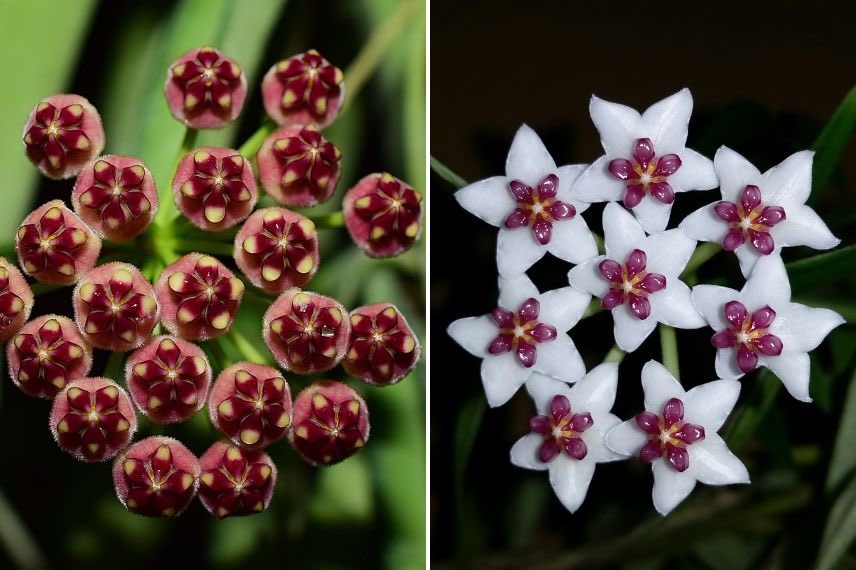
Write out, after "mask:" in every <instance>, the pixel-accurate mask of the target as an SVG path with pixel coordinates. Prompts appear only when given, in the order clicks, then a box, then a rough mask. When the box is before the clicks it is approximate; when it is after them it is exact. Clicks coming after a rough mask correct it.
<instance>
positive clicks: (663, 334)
mask: <svg viewBox="0 0 856 570" xmlns="http://www.w3.org/2000/svg"><path fill="white" fill-rule="evenodd" d="M660 349H661V350H662V352H663V366H665V367H666V369H667V370H668V371H669V372H671V373H672V375H673V376H674V377H675V379H676V380H679V381H680V379H681V370H680V366H679V364H678V339H677V337H676V335H675V329H673V328H672V327H670V326H668V325H664V324H663V323H660Z"/></svg>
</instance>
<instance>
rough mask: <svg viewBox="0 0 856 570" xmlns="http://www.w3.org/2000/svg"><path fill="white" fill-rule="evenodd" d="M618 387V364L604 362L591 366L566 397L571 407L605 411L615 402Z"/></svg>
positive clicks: (598, 411) (589, 410) (590, 410)
mask: <svg viewBox="0 0 856 570" xmlns="http://www.w3.org/2000/svg"><path fill="white" fill-rule="evenodd" d="M617 388H618V364H616V363H614V362H604V363H603V364H600V365H598V366H595V367H594V368H592V370H591V371H590V372H589V373H588V374H586V375H585V376H583V378H582V379H581V380H580V381H579V382H577V383H576V384H574V385H573V386H572V387H571V390H570V395H569V396H568V399H569V400H570V401H571V405H572V407H573V408H579V409H580V410H585V411H588V412H597V413H606V412H608V411H609V410H611V409H612V405H613V404H614V403H615V391H616V389H617Z"/></svg>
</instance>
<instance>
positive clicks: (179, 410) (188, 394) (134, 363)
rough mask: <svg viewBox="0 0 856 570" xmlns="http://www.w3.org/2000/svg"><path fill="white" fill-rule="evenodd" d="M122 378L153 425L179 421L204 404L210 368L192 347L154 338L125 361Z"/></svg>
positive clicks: (195, 347)
mask: <svg viewBox="0 0 856 570" xmlns="http://www.w3.org/2000/svg"><path fill="white" fill-rule="evenodd" d="M125 378H126V379H127V382H128V391H129V392H130V393H131V399H132V400H133V401H134V404H136V405H137V408H139V409H140V411H141V412H142V413H143V415H145V416H146V417H148V418H149V419H150V420H152V421H153V422H155V423H164V424H166V423H175V422H183V421H184V420H186V419H189V418H190V417H191V416H192V415H193V414H195V413H196V412H198V411H199V410H201V409H202V406H204V405H205V401H206V399H207V398H208V387H209V385H210V384H211V366H210V365H209V364H208V359H207V358H205V353H204V352H203V351H202V349H201V348H199V347H198V346H196V345H195V344H192V343H189V342H187V341H186V340H182V339H180V338H178V337H170V336H157V337H154V338H153V339H151V340H150V341H149V342H148V343H146V345H145V346H143V347H142V348H141V349H139V350H137V351H136V352H135V353H133V354H132V355H131V356H130V357H129V358H128V361H127V363H126V364H125Z"/></svg>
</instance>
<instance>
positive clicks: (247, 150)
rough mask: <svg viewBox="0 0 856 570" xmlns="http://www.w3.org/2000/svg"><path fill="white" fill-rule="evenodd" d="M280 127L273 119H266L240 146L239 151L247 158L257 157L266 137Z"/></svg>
mask: <svg viewBox="0 0 856 570" xmlns="http://www.w3.org/2000/svg"><path fill="white" fill-rule="evenodd" d="M278 127H279V125H277V124H276V123H274V122H273V120H272V119H270V118H267V119H265V121H264V122H263V123H262V126H261V127H259V128H258V130H257V131H256V132H254V133H253V134H252V135H250V138H248V139H247V141H246V142H245V143H244V144H242V145H241V146H240V147H239V148H238V152H239V153H240V154H241V156H243V157H244V158H246V159H247V160H253V159H254V158H255V157H256V154H258V152H259V149H260V148H261V147H262V143H263V142H265V139H266V138H268V137H269V136H270V135H271V134H272V133H273V132H274V131H275V130H276V129H277V128H278Z"/></svg>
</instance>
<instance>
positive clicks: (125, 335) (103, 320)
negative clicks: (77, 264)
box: [80, 269, 157, 342]
mask: <svg viewBox="0 0 856 570" xmlns="http://www.w3.org/2000/svg"><path fill="white" fill-rule="evenodd" d="M80 298H81V300H83V302H84V303H86V305H87V308H88V313H87V315H86V323H85V324H84V328H83V330H84V331H85V332H86V333H87V334H112V335H116V336H118V337H119V338H121V339H122V340H123V341H125V342H133V341H134V339H136V338H137V330H138V327H140V326H142V324H143V323H144V322H145V321H147V320H149V319H151V318H152V317H153V316H154V314H155V312H156V311H157V301H155V299H154V297H152V296H150V295H146V294H143V293H137V292H136V290H135V289H134V282H133V276H132V275H131V272H130V271H128V270H127V269H117V270H116V271H114V272H113V274H112V275H111V276H110V280H109V281H108V282H107V284H106V285H102V284H101V283H84V284H83V286H81V288H80Z"/></svg>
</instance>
